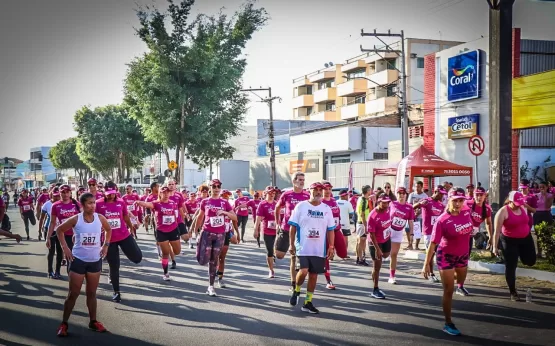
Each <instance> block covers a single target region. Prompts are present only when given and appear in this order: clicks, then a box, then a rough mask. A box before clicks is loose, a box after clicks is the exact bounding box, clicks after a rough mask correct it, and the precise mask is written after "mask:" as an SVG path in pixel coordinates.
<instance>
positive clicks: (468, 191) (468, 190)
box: [466, 184, 486, 201]
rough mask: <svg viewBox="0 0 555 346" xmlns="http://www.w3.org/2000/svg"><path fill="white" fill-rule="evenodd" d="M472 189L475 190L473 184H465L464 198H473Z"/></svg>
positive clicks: (470, 199) (469, 199)
mask: <svg viewBox="0 0 555 346" xmlns="http://www.w3.org/2000/svg"><path fill="white" fill-rule="evenodd" d="M479 187H481V186H479ZM482 189H483V188H482ZM474 190H476V188H475V187H474V184H468V185H466V199H467V200H468V201H472V200H473V199H474ZM484 191H486V190H485V189H484Z"/></svg>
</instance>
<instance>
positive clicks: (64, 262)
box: [62, 258, 67, 267]
mask: <svg viewBox="0 0 555 346" xmlns="http://www.w3.org/2000/svg"><path fill="white" fill-rule="evenodd" d="M65 266H67V261H66V259H65V258H64V259H63V260H62V267H65Z"/></svg>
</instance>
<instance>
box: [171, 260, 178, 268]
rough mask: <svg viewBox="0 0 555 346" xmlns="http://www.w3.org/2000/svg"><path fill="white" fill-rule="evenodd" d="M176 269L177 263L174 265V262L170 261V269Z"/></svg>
mask: <svg viewBox="0 0 555 346" xmlns="http://www.w3.org/2000/svg"><path fill="white" fill-rule="evenodd" d="M176 268H177V263H175V261H172V265H171V266H170V269H176Z"/></svg>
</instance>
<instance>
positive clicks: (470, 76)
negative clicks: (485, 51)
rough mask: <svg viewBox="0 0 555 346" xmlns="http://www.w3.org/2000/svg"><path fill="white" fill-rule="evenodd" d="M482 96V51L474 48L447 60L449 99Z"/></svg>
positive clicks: (460, 99) (466, 98)
mask: <svg viewBox="0 0 555 346" xmlns="http://www.w3.org/2000/svg"><path fill="white" fill-rule="evenodd" d="M478 97H480V51H479V50H473V51H470V52H464V53H462V54H459V55H456V56H453V57H450V58H449V59H448V60H447V100H448V101H451V102H456V101H463V100H469V99H475V98H478Z"/></svg>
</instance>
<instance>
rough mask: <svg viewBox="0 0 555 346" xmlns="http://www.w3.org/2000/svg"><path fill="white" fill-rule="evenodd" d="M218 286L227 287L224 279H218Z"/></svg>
mask: <svg viewBox="0 0 555 346" xmlns="http://www.w3.org/2000/svg"><path fill="white" fill-rule="evenodd" d="M218 288H225V282H224V279H218Z"/></svg>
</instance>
